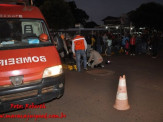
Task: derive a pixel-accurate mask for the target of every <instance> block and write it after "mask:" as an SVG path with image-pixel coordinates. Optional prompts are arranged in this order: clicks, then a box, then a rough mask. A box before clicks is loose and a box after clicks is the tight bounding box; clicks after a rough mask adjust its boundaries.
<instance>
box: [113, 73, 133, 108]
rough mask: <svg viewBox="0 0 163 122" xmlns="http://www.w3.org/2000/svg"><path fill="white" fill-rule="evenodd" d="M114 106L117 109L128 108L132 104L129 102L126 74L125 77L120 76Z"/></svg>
mask: <svg viewBox="0 0 163 122" xmlns="http://www.w3.org/2000/svg"><path fill="white" fill-rule="evenodd" d="M113 107H114V108H115V109H117V110H127V109H129V108H130V105H129V104H128V97H127V88H126V78H125V75H123V77H121V76H120V78H119V85H118V90H117V96H116V100H115V104H114V106H113Z"/></svg>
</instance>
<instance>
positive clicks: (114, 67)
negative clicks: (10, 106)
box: [0, 55, 163, 122]
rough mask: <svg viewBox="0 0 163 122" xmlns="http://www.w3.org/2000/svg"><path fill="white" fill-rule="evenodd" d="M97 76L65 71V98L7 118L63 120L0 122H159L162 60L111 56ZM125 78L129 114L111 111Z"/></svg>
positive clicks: (162, 101)
mask: <svg viewBox="0 0 163 122" xmlns="http://www.w3.org/2000/svg"><path fill="white" fill-rule="evenodd" d="M109 60H111V64H105V67H104V68H103V69H98V71H99V74H97V72H96V73H92V74H91V73H90V72H94V70H97V69H94V70H92V71H89V73H88V72H84V71H83V72H81V73H78V72H76V71H68V70H66V71H65V73H66V84H65V94H64V96H63V97H62V98H60V99H56V100H53V101H50V102H48V103H46V104H45V106H46V109H24V110H19V111H14V112H10V113H7V114H10V115H11V114H13V115H16V114H24V115H29V114H30V115H34V114H36V115H45V114H47V115H60V116H61V115H63V116H62V117H63V118H38V119H37V120H35V119H34V118H30V119H29V120H27V119H24V118H19V119H18V118H16V119H8V118H5V119H0V122H24V121H29V122H34V121H38V122H54V121H55V122H163V80H162V78H163V56H160V57H158V58H156V59H153V58H151V56H145V55H139V56H121V55H119V56H111V57H109ZM105 71H108V72H107V73H106V72H105ZM123 74H125V75H126V85H127V93H128V102H129V105H130V109H129V110H125V111H119V110H116V109H115V108H113V105H114V104H115V99H116V92H117V88H118V82H119V76H122V75H123Z"/></svg>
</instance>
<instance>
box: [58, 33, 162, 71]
mask: <svg viewBox="0 0 163 122" xmlns="http://www.w3.org/2000/svg"><path fill="white" fill-rule="evenodd" d="M61 36H62V35H61ZM62 39H63V40H65V44H66V45H67V48H65V50H66V52H68V53H69V55H70V54H72V55H71V58H73V59H75V62H76V65H77V69H78V71H79V72H80V71H81V62H82V63H83V65H84V70H88V68H87V66H91V68H94V67H95V66H97V65H98V64H101V63H102V62H103V57H102V56H101V55H102V54H105V55H107V56H111V55H112V52H114V53H117V52H118V53H120V50H123V51H122V54H125V55H132V56H135V55H136V54H140V53H148V52H149V50H150V47H151V48H152V50H151V52H150V53H151V55H152V56H153V57H156V56H157V51H158V40H159V39H158V34H157V33H152V34H142V35H136V34H133V35H130V34H124V35H113V34H111V33H103V34H100V33H98V34H96V35H92V34H90V35H89V34H87V35H84V36H82V35H80V34H79V33H78V34H76V35H75V36H73V37H72V38H70V39H69V41H68V40H66V39H65V38H62ZM68 53H67V54H68ZM63 59H64V58H63Z"/></svg>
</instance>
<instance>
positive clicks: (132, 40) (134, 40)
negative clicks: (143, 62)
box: [130, 35, 136, 56]
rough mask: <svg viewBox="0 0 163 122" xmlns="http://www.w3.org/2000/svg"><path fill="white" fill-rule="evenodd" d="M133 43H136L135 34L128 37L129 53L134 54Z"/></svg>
mask: <svg viewBox="0 0 163 122" xmlns="http://www.w3.org/2000/svg"><path fill="white" fill-rule="evenodd" d="M135 43H136V38H135V35H132V37H131V39H130V55H133V56H134V55H135Z"/></svg>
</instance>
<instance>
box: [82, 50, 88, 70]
mask: <svg viewBox="0 0 163 122" xmlns="http://www.w3.org/2000/svg"><path fill="white" fill-rule="evenodd" d="M81 55H82V57H83V60H84V69H87V56H86V52H85V51H84V50H81Z"/></svg>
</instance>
